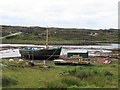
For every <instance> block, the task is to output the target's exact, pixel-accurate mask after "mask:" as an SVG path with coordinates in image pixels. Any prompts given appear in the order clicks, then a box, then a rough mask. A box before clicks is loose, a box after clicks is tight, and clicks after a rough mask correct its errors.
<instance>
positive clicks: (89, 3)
mask: <svg viewBox="0 0 120 90" xmlns="http://www.w3.org/2000/svg"><path fill="white" fill-rule="evenodd" d="M118 1H119V0H0V25H14V26H41V27H46V26H48V27H62V28H90V29H109V28H118Z"/></svg>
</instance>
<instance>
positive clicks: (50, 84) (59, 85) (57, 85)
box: [45, 81, 67, 88]
mask: <svg viewBox="0 0 120 90" xmlns="http://www.w3.org/2000/svg"><path fill="white" fill-rule="evenodd" d="M45 86H46V88H66V87H67V86H66V84H63V83H61V82H57V81H49V82H46V84H45Z"/></svg>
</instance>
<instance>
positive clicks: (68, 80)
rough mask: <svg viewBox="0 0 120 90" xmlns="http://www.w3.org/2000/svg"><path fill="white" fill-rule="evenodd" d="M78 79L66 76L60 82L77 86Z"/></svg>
mask: <svg viewBox="0 0 120 90" xmlns="http://www.w3.org/2000/svg"><path fill="white" fill-rule="evenodd" d="M79 82H80V79H79V78H76V77H74V76H66V77H64V78H63V79H62V83H64V84H67V85H68V86H72V85H76V86H79Z"/></svg>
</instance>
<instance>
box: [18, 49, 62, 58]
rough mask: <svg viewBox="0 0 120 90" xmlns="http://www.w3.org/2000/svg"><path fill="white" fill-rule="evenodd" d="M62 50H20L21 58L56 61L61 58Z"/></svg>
mask: <svg viewBox="0 0 120 90" xmlns="http://www.w3.org/2000/svg"><path fill="white" fill-rule="evenodd" d="M61 49H62V48H55V49H42V50H24V49H19V52H20V54H21V57H22V58H24V59H29V60H54V59H57V58H59V56H60V52H61Z"/></svg>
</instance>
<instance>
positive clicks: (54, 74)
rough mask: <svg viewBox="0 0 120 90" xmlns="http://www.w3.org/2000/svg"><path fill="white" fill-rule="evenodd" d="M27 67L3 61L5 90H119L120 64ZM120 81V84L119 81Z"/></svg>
mask: <svg viewBox="0 0 120 90" xmlns="http://www.w3.org/2000/svg"><path fill="white" fill-rule="evenodd" d="M48 66H49V68H41V67H39V66H24V65H21V64H18V63H17V64H15V63H10V62H7V61H6V60H3V70H2V73H3V77H2V80H3V88H117V87H118V64H117V59H113V61H112V63H111V64H106V65H103V64H94V65H91V66H56V65H54V64H52V63H50V64H48ZM119 81H120V80H119Z"/></svg>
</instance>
